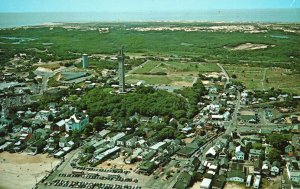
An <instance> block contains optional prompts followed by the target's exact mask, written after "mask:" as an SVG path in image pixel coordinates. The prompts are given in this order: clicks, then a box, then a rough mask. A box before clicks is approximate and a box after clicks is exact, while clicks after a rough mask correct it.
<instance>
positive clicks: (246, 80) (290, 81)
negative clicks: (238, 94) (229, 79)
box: [224, 65, 300, 94]
mask: <svg viewBox="0 0 300 189" xmlns="http://www.w3.org/2000/svg"><path fill="white" fill-rule="evenodd" d="M224 68H225V69H226V71H227V72H228V74H229V75H230V76H232V75H233V74H234V75H236V76H237V80H239V81H241V82H243V84H244V85H245V86H246V87H247V88H248V89H255V90H263V89H270V88H272V87H273V88H275V89H282V90H283V91H286V92H290V93H295V94H300V85H299V82H300V75H299V74H293V73H292V72H291V71H290V70H288V69H282V68H261V67H250V66H237V65H224Z"/></svg>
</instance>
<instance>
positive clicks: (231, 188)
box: [224, 183, 245, 189]
mask: <svg viewBox="0 0 300 189" xmlns="http://www.w3.org/2000/svg"><path fill="white" fill-rule="evenodd" d="M244 188H245V186H241V185H238V184H235V183H226V185H225V187H224V189H244Z"/></svg>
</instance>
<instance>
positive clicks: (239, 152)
mask: <svg viewBox="0 0 300 189" xmlns="http://www.w3.org/2000/svg"><path fill="white" fill-rule="evenodd" d="M235 158H236V160H245V152H244V150H243V148H242V146H237V147H236V148H235Z"/></svg>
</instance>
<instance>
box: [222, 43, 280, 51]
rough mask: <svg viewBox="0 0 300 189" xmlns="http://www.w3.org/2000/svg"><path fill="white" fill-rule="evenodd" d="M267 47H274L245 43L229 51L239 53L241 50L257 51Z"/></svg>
mask: <svg viewBox="0 0 300 189" xmlns="http://www.w3.org/2000/svg"><path fill="white" fill-rule="evenodd" d="M269 47H275V45H266V44H253V43H245V44H241V45H239V46H236V47H233V48H229V49H230V50H232V51H241V50H259V49H266V48H269ZM225 48H227V47H225Z"/></svg>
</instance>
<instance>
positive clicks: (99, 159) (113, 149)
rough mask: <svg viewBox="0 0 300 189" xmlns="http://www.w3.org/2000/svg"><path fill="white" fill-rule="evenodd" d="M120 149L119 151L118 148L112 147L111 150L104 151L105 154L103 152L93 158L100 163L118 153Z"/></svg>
mask: <svg viewBox="0 0 300 189" xmlns="http://www.w3.org/2000/svg"><path fill="white" fill-rule="evenodd" d="M120 149H121V148H120V147H118V146H115V147H113V148H111V149H109V150H106V151H105V152H103V153H101V154H99V155H97V156H96V157H95V159H97V160H98V161H102V160H104V159H105V158H107V157H108V156H110V155H112V154H113V153H116V152H118V151H119V150H120Z"/></svg>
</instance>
